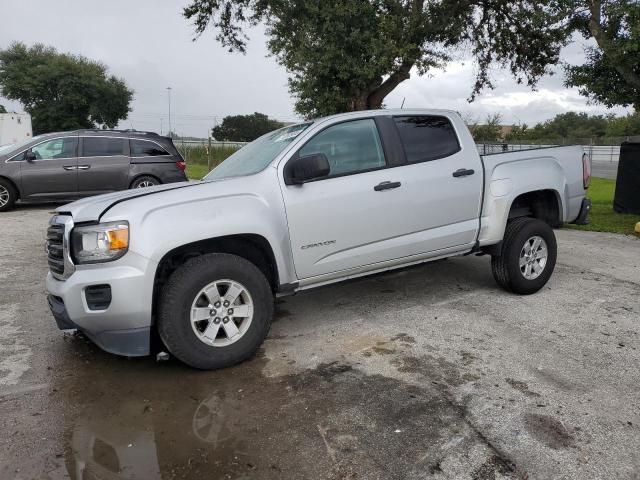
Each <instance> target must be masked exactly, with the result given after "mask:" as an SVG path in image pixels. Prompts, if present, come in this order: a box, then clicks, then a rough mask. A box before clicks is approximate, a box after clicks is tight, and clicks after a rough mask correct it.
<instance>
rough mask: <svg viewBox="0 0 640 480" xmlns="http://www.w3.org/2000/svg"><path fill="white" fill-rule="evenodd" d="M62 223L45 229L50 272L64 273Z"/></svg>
mask: <svg viewBox="0 0 640 480" xmlns="http://www.w3.org/2000/svg"><path fill="white" fill-rule="evenodd" d="M63 244H64V224H59V223H57V224H53V225H50V226H49V228H48V229H47V254H48V255H47V261H48V263H49V270H51V273H55V274H57V275H64V246H63Z"/></svg>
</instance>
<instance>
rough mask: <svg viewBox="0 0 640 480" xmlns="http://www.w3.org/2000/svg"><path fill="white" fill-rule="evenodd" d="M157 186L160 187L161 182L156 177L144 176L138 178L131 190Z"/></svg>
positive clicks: (132, 184)
mask: <svg viewBox="0 0 640 480" xmlns="http://www.w3.org/2000/svg"><path fill="white" fill-rule="evenodd" d="M155 185H160V180H158V179H157V178H156V177H152V176H151V175H143V176H142V177H138V178H136V179H135V180H134V181H133V183H131V188H146V187H153V186H155Z"/></svg>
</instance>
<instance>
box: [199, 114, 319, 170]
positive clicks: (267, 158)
mask: <svg viewBox="0 0 640 480" xmlns="http://www.w3.org/2000/svg"><path fill="white" fill-rule="evenodd" d="M309 125H311V123H301V124H299V125H293V126H291V127H285V128H281V129H279V130H275V131H273V132H269V133H267V134H266V135H263V136H261V137H260V138H258V139H256V140H254V141H253V142H251V143H249V144H248V145H245V146H244V147H242V148H241V149H240V150H238V151H237V152H235V153H234V154H233V155H231V156H230V157H229V158H227V159H226V160H225V161H224V162H222V163H221V164H220V165H218V166H217V167H216V168H214V169H213V170H211V172H210V173H209V175H207V176H206V177H204V179H203V180H220V179H222V178H229V177H240V176H243V175H252V174H254V173H258V172H260V171H262V170H264V169H265V168H266V167H267V165H269V164H270V163H271V162H272V161H273V159H274V158H276V157H277V156H278V154H280V152H282V151H283V150H284V149H285V147H286V146H287V145H289V144H290V143H291V142H292V141H293V139H294V138H296V137H297V136H298V135H300V133H302V132H303V131H304V130H306V129H307V128H308V127H309Z"/></svg>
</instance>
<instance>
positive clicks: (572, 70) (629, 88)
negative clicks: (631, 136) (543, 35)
mask: <svg viewBox="0 0 640 480" xmlns="http://www.w3.org/2000/svg"><path fill="white" fill-rule="evenodd" d="M560 1H566V2H567V3H568V4H570V5H573V6H574V8H575V10H574V11H573V12H572V14H571V18H570V24H571V26H572V27H574V28H576V29H577V31H579V32H580V33H581V34H582V35H583V36H584V37H585V38H593V39H594V40H595V43H596V45H597V47H590V48H587V50H586V54H587V61H586V63H585V64H584V65H578V66H567V67H566V68H565V70H566V75H567V80H566V84H567V86H571V87H578V89H579V91H580V93H581V94H582V95H584V96H586V97H588V98H590V99H591V100H594V101H596V102H598V103H602V104H604V105H606V106H608V107H612V106H614V105H622V106H629V105H631V106H633V107H634V108H635V109H636V110H640V2H638V0H560Z"/></svg>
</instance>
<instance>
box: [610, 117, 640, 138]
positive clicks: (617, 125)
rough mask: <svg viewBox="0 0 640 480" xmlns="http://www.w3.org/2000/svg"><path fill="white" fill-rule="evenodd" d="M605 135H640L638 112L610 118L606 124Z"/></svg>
mask: <svg viewBox="0 0 640 480" xmlns="http://www.w3.org/2000/svg"><path fill="white" fill-rule="evenodd" d="M606 135H607V137H629V136H636V135H640V112H635V113H631V114H629V115H626V116H624V117H616V118H612V119H611V120H610V121H609V124H608V125H607V132H606Z"/></svg>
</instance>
